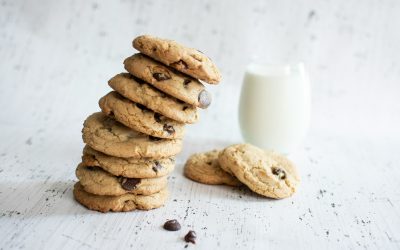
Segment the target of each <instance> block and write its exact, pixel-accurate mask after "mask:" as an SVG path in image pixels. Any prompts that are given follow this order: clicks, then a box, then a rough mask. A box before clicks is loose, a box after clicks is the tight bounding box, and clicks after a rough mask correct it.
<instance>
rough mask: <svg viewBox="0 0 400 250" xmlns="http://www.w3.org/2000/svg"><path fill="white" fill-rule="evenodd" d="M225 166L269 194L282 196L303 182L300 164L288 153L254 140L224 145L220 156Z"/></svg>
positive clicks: (250, 186) (255, 187)
mask: <svg viewBox="0 0 400 250" xmlns="http://www.w3.org/2000/svg"><path fill="white" fill-rule="evenodd" d="M218 161H219V163H220V165H221V168H222V169H224V170H226V171H230V172H232V173H233V174H234V175H235V176H236V177H237V178H238V179H239V181H240V182H242V183H243V184H245V185H246V186H248V187H249V188H250V189H251V190H253V191H254V192H256V193H258V194H261V195H264V196H266V197H270V198H275V199H281V198H286V197H289V196H291V195H292V194H293V193H294V192H296V188H297V186H298V184H299V182H300V178H299V175H298V174H297V171H296V168H295V166H294V165H293V163H291V162H290V161H289V160H288V159H286V157H284V156H282V155H279V154H278V153H274V152H266V151H264V150H261V149H260V148H257V147H255V146H252V145H250V144H237V145H232V146H230V147H227V148H226V149H224V150H223V151H222V152H221V153H220V154H219V157H218Z"/></svg>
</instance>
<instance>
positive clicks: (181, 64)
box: [171, 60, 188, 69]
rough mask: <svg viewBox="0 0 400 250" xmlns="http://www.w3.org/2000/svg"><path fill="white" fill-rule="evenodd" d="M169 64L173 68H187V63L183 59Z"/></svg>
mask: <svg viewBox="0 0 400 250" xmlns="http://www.w3.org/2000/svg"><path fill="white" fill-rule="evenodd" d="M171 66H172V67H174V68H178V69H182V68H183V69H187V68H188V65H187V63H186V62H185V61H183V60H179V61H177V62H174V63H171Z"/></svg>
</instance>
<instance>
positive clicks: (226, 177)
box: [184, 150, 242, 186]
mask: <svg viewBox="0 0 400 250" xmlns="http://www.w3.org/2000/svg"><path fill="white" fill-rule="evenodd" d="M219 152H220V151H218V150H213V151H209V152H205V153H198V154H193V155H192V156H190V157H189V159H188V160H187V161H186V164H185V167H184V174H185V176H186V177H188V178H189V179H192V180H194V181H197V182H200V183H204V184H211V185H219V184H226V185H229V186H240V185H242V183H241V182H240V181H239V180H238V179H236V177H234V176H232V175H230V174H228V173H227V172H225V171H224V170H222V169H221V167H220V166H219V163H218V154H219Z"/></svg>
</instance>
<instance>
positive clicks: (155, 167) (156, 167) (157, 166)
mask: <svg viewBox="0 0 400 250" xmlns="http://www.w3.org/2000/svg"><path fill="white" fill-rule="evenodd" d="M162 167H163V166H162V165H161V164H160V162H158V161H154V166H153V168H152V169H153V171H154V172H156V173H157V172H158V171H159V170H160V169H162Z"/></svg>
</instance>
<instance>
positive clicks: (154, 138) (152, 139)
mask: <svg viewBox="0 0 400 250" xmlns="http://www.w3.org/2000/svg"><path fill="white" fill-rule="evenodd" d="M149 140H150V141H160V140H161V138H158V137H154V136H151V135H149Z"/></svg>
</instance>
